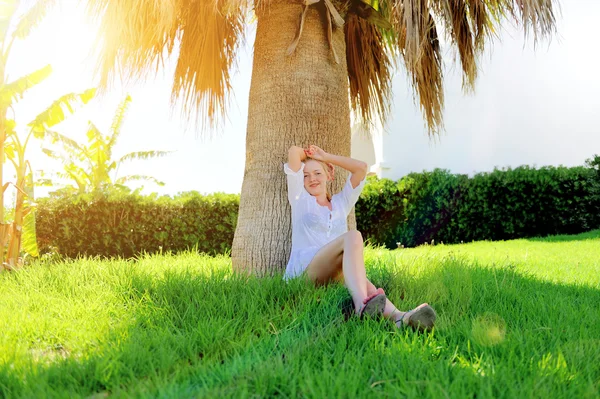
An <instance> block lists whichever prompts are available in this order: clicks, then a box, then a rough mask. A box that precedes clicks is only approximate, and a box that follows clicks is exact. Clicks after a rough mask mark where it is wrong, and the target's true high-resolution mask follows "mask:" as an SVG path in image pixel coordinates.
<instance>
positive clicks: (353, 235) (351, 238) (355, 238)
mask: <svg viewBox="0 0 600 399" xmlns="http://www.w3.org/2000/svg"><path fill="white" fill-rule="evenodd" d="M346 242H348V243H350V244H355V245H362V244H363V238H362V234H360V231H358V230H350V231H348V232H347V233H346Z"/></svg>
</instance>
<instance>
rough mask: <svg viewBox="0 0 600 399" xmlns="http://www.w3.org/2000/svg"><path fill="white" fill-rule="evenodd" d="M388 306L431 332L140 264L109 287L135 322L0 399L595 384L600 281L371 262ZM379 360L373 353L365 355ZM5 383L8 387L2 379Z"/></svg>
mask: <svg viewBox="0 0 600 399" xmlns="http://www.w3.org/2000/svg"><path fill="white" fill-rule="evenodd" d="M370 272H371V273H370V275H372V280H373V282H374V283H376V285H378V286H384V287H385V288H386V292H387V293H388V296H389V297H390V299H392V301H394V302H395V303H396V305H398V306H399V307H403V308H409V307H412V306H414V305H416V304H418V303H420V302H424V301H428V302H429V303H430V304H431V305H432V306H434V307H435V308H436V310H437V312H438V323H437V327H436V329H435V330H434V332H433V333H432V334H415V333H411V332H409V331H398V330H396V329H395V327H394V326H393V324H391V323H389V322H387V321H378V320H368V321H365V322H361V321H359V320H357V318H356V317H350V318H346V317H344V309H346V308H347V303H348V298H349V296H348V293H347V291H346V290H345V288H344V287H343V286H341V285H331V286H329V287H323V288H319V289H315V288H312V287H310V286H309V285H308V284H306V283H304V282H301V281H292V282H290V283H289V284H286V283H285V282H283V281H282V280H280V279H279V278H264V279H256V278H243V277H239V276H232V275H230V274H228V273H224V274H223V275H212V276H206V275H198V274H194V273H193V272H190V271H189V270H188V271H186V270H183V271H169V272H165V274H164V275H163V276H161V277H156V276H151V275H149V274H145V273H144V272H143V271H141V270H138V271H136V272H135V273H129V276H128V278H127V279H121V280H120V281H119V282H117V283H116V284H117V285H116V286H115V287H112V288H113V289H117V290H120V291H121V292H122V293H123V296H122V298H123V305H124V306H130V307H131V312H133V316H134V317H132V318H131V320H132V322H131V323H129V324H128V325H122V326H120V327H117V328H115V329H114V330H113V331H111V333H110V334H108V335H107V336H106V337H105V339H103V340H102V342H98V343H97V344H96V348H95V350H92V351H90V353H89V354H88V355H86V356H81V357H77V358H66V359H62V358H61V359H58V360H57V361H54V362H51V363H49V364H44V365H38V366H36V367H32V368H31V369H30V370H29V372H28V373H27V375H25V376H23V377H24V378H23V379H22V380H21V381H20V382H18V381H16V379H15V376H14V375H11V373H10V370H8V369H3V370H0V386H2V384H4V385H6V384H9V385H8V386H9V387H11V389H12V390H9V391H7V392H9V394H8V395H6V396H40V395H41V396H45V397H48V396H49V397H52V396H84V397H85V396H89V395H93V394H99V395H100V396H99V397H104V396H163V397H170V396H172V397H182V396H185V397H190V396H197V397H214V396H238V397H249V396H253V395H254V396H256V397H272V396H284V397H296V396H303V397H304V396H312V397H326V396H354V395H363V396H366V395H368V394H373V393H375V394H377V395H382V396H384V395H385V396H387V395H390V396H397V395H399V394H401V395H406V396H417V395H418V396H425V397H440V395H441V396H444V395H448V396H449V397H458V396H460V397H466V396H468V397H475V396H477V397H498V396H504V397H523V396H545V395H548V396H551V397H554V396H556V394H560V396H563V395H565V396H567V397H569V396H570V397H579V396H585V395H586V394H587V395H588V396H589V395H590V393H595V394H597V393H598V391H599V390H600V383H599V381H600V367H599V365H600V312H597V305H598V303H600V289H599V288H598V287H590V286H583V285H562V284H554V283H551V282H546V281H540V280H537V279H535V278H534V277H532V276H528V275H524V274H521V273H518V272H517V271H516V269H515V268H513V267H508V268H501V269H500V268H496V269H493V268H486V267H475V266H473V265H472V264H469V263H467V262H465V261H463V260H461V259H453V258H448V259H444V260H443V261H442V262H441V263H440V267H437V268H432V269H431V270H430V271H428V272H425V273H423V274H421V275H419V276H414V274H413V273H412V272H411V270H410V269H409V268H408V266H406V265H399V266H398V267H397V268H388V269H377V270H370ZM374 355H375V356H374ZM3 381H4V382H3Z"/></svg>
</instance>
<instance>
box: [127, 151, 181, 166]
mask: <svg viewBox="0 0 600 399" xmlns="http://www.w3.org/2000/svg"><path fill="white" fill-rule="evenodd" d="M172 152H173V151H136V152H130V153H129V154H125V155H123V156H122V157H121V158H120V159H119V160H118V161H117V163H118V164H121V163H122V162H126V161H133V160H146V159H152V158H161V157H164V156H165V155H169V154H171V153H172Z"/></svg>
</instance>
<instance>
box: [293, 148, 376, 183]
mask: <svg viewBox="0 0 600 399" xmlns="http://www.w3.org/2000/svg"><path fill="white" fill-rule="evenodd" d="M308 156H310V157H312V158H314V159H316V160H319V161H324V162H329V163H332V164H334V165H335V166H339V167H340V168H344V169H346V170H347V171H349V172H350V173H352V176H351V177H350V183H352V188H356V187H358V185H359V183H360V182H361V181H363V179H364V178H365V176H366V175H367V170H368V168H369V165H367V164H366V163H365V162H363V161H359V160H358V159H354V158H350V157H343V156H341V155H333V154H329V153H328V152H325V151H323V150H322V149H320V148H319V147H317V146H316V145H311V146H310V147H308ZM298 167H299V166H298Z"/></svg>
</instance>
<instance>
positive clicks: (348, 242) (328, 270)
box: [306, 230, 368, 312]
mask: <svg viewBox="0 0 600 399" xmlns="http://www.w3.org/2000/svg"><path fill="white" fill-rule="evenodd" d="M340 272H342V273H343V274H344V285H345V286H346V287H347V288H348V290H349V291H350V295H352V301H353V302H354V308H355V309H356V311H357V312H358V310H359V309H360V307H361V306H362V304H363V301H364V299H365V298H366V297H367V282H368V280H367V273H366V271H365V264H364V260H363V240H362V235H361V234H360V233H359V232H358V231H356V230H351V231H348V232H347V233H344V234H342V235H341V236H339V237H338V238H336V239H335V240H333V241H332V242H330V243H329V244H327V245H325V246H324V247H323V248H321V249H320V250H319V252H317V254H316V255H315V257H314V258H313V260H312V261H311V262H310V264H309V265H308V267H307V268H306V275H307V276H308V278H309V279H311V280H312V281H313V282H314V283H315V284H325V283H327V282H329V281H331V280H334V279H335V278H336V277H337V276H338V275H339V274H340Z"/></svg>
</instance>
